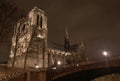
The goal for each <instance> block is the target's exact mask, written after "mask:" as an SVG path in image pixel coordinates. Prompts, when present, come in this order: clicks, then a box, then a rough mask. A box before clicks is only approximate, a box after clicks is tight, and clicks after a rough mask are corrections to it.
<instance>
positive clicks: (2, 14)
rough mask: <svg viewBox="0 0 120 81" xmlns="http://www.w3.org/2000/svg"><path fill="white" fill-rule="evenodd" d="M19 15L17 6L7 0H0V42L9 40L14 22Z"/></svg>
mask: <svg viewBox="0 0 120 81" xmlns="http://www.w3.org/2000/svg"><path fill="white" fill-rule="evenodd" d="M21 16H22V15H21V13H20V12H19V9H18V8H17V6H15V5H14V4H12V3H11V2H9V1H8V0H0V44H1V43H10V42H11V37H12V34H13V30H14V29H13V27H14V24H15V22H16V21H17V20H18V19H19V18H20V17H21Z"/></svg>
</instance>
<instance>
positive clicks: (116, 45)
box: [13, 0, 120, 58]
mask: <svg viewBox="0 0 120 81" xmlns="http://www.w3.org/2000/svg"><path fill="white" fill-rule="evenodd" d="M13 1H14V3H15V4H16V5H17V6H18V7H19V8H21V9H24V10H25V12H26V13H28V11H29V10H31V9H32V8H33V7H34V6H37V7H39V8H41V9H42V10H44V11H45V12H46V15H47V17H48V41H50V42H56V43H59V44H63V42H64V36H65V28H66V27H67V28H68V32H69V37H70V41H71V44H74V43H76V42H79V41H84V43H85V46H86V51H87V55H88V56H89V57H94V58H99V57H101V56H102V50H107V51H109V52H110V54H111V56H114V55H119V54H120V51H119V49H120V37H119V35H120V1H119V0H13Z"/></svg>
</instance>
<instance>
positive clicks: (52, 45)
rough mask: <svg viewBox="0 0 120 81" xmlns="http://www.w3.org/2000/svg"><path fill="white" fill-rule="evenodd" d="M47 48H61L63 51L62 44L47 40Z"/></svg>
mask: <svg viewBox="0 0 120 81" xmlns="http://www.w3.org/2000/svg"><path fill="white" fill-rule="evenodd" d="M48 48H53V49H58V50H63V51H64V46H63V45H60V44H57V43H54V42H48Z"/></svg>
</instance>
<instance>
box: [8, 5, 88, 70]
mask: <svg viewBox="0 0 120 81" xmlns="http://www.w3.org/2000/svg"><path fill="white" fill-rule="evenodd" d="M65 34H66V35H65V39H64V44H63V45H59V44H56V43H50V42H48V41H47V35H48V29H47V17H46V16H45V12H44V11H43V10H41V9H39V8H37V7H34V8H33V9H32V10H31V11H30V12H29V13H28V15H27V16H26V18H22V19H20V20H19V21H18V22H17V24H16V25H15V27H14V34H13V37H12V46H11V52H10V56H9V64H8V65H9V66H12V67H17V68H34V67H36V68H43V67H45V68H46V67H51V66H56V65H58V64H59V65H60V64H61V65H67V64H72V63H78V62H81V61H84V60H85V59H86V56H85V46H84V44H83V43H82V42H79V43H76V44H74V45H71V44H70V41H69V35H68V31H67V29H66V32H65Z"/></svg>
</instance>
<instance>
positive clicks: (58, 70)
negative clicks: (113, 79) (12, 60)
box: [0, 57, 120, 81]
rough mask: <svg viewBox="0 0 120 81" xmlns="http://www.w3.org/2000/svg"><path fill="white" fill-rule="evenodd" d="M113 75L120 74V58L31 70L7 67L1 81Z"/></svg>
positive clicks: (55, 80)
mask: <svg viewBox="0 0 120 81" xmlns="http://www.w3.org/2000/svg"><path fill="white" fill-rule="evenodd" d="M5 73H6V74H5ZM113 73H120V57H114V58H108V59H107V60H105V59H104V60H97V61H86V62H82V63H74V64H70V65H64V66H62V65H60V66H56V67H55V66H54V67H49V68H31V69H29V70H24V69H16V68H11V69H10V68H9V67H7V68H5V70H4V72H3V70H0V81H3V80H8V81H13V80H14V81H75V80H76V81H77V80H82V81H91V80H92V79H95V78H97V77H100V76H104V75H108V74H113ZM18 77H19V78H18ZM20 77H21V78H20Z"/></svg>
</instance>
